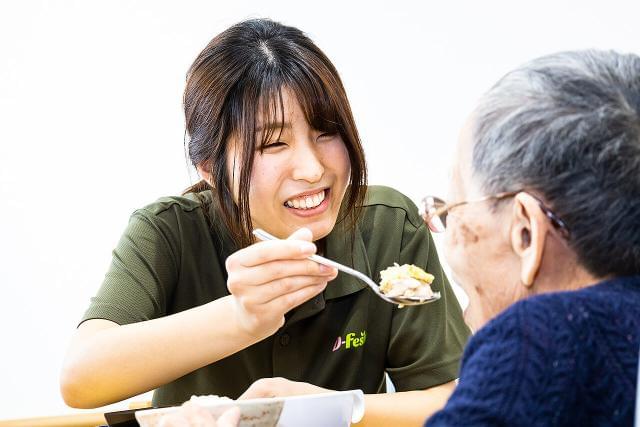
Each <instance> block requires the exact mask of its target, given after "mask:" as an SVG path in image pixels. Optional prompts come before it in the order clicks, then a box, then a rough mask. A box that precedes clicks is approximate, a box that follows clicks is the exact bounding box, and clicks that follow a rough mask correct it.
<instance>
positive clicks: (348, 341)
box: [331, 331, 367, 351]
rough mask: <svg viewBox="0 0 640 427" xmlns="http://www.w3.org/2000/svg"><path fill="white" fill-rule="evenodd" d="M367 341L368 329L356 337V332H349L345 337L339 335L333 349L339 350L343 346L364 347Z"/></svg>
mask: <svg viewBox="0 0 640 427" xmlns="http://www.w3.org/2000/svg"><path fill="white" fill-rule="evenodd" d="M366 341H367V331H362V332H360V337H356V333H355V332H349V333H348V334H347V335H346V336H345V337H344V338H342V337H338V338H336V341H335V342H334V343H333V349H332V350H331V351H338V350H340V348H342V346H344V348H346V349H350V348H355V347H362V346H363V345H364V343H365V342H366Z"/></svg>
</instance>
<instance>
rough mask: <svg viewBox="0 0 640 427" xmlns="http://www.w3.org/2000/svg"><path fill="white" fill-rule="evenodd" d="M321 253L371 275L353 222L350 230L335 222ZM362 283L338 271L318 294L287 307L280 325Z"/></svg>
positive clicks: (321, 307) (312, 311)
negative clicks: (292, 307) (293, 306)
mask: <svg viewBox="0 0 640 427" xmlns="http://www.w3.org/2000/svg"><path fill="white" fill-rule="evenodd" d="M352 236H353V242H352ZM324 255H325V256H326V257H327V258H329V259H331V260H333V261H336V262H339V263H340V264H343V265H346V266H349V267H351V268H354V269H355V270H358V271H361V272H362V273H364V274H366V275H368V276H369V277H372V276H371V268H370V267H369V262H368V260H367V256H366V250H365V246H364V241H363V240H362V234H361V233H360V229H359V228H358V227H357V226H356V229H355V232H354V233H352V232H351V230H350V229H346V227H345V226H344V224H342V223H341V224H337V225H336V226H335V227H334V229H333V231H332V232H331V233H330V234H329V235H328V236H327V238H326V241H325V253H324ZM366 287H367V284H366V283H364V282H363V281H362V280H360V279H357V278H355V277H353V276H351V275H348V274H346V273H343V272H339V273H338V276H337V277H336V278H335V279H333V280H332V281H331V282H329V284H328V285H327V288H326V289H325V290H324V292H323V293H322V294H319V295H317V296H316V297H314V298H312V299H310V300H309V301H307V302H305V303H304V304H302V305H300V306H298V307H296V308H295V309H293V310H292V311H290V312H289V313H288V315H287V317H286V321H285V325H284V326H285V327H287V326H289V325H291V324H292V323H295V322H298V321H300V320H302V319H306V318H308V317H311V316H313V315H315V314H317V313H320V312H321V311H322V310H324V308H325V306H326V301H327V300H330V299H335V298H340V297H344V296H347V295H350V294H353V293H355V292H358V291H361V290H362V289H365V288H366Z"/></svg>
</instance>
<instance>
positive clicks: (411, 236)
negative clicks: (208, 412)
mask: <svg viewBox="0 0 640 427" xmlns="http://www.w3.org/2000/svg"><path fill="white" fill-rule="evenodd" d="M216 206H217V203H215V201H214V200H212V194H211V192H203V193H199V194H198V195H195V194H187V195H186V196H184V197H170V198H163V199H160V200H158V201H157V202H156V203H153V204H151V205H149V206H147V207H145V208H143V209H139V210H137V211H135V212H134V213H133V215H132V216H131V219H130V222H129V225H128V226H127V228H126V230H125V232H124V235H123V236H122V238H121V240H120V242H119V243H118V246H117V247H116V249H115V250H114V251H113V260H112V264H111V267H110V268H109V270H108V272H107V274H106V276H105V279H104V282H103V284H102V286H101V288H100V290H99V291H98V294H97V295H96V296H95V297H94V298H92V300H91V304H90V306H89V309H88V310H87V311H86V313H85V315H84V317H83V321H84V320H87V319H93V318H102V319H108V320H111V321H113V322H116V323H118V324H120V325H123V324H128V323H133V322H140V321H144V320H149V319H154V318H158V317H162V316H167V315H170V314H172V313H177V312H180V311H183V310H187V309H190V308H192V307H196V306H199V305H202V304H205V303H208V302H210V301H212V300H215V299H217V298H221V297H223V296H226V295H229V291H228V290H227V286H226V279H227V273H226V271H225V259H226V258H227V256H229V255H230V254H231V253H233V252H234V251H235V250H236V249H237V248H236V247H235V246H234V244H233V243H232V242H231V241H230V240H229V238H228V237H227V236H228V234H227V233H226V231H225V229H224V226H223V225H222V221H221V220H220V219H219V217H217V214H216V212H217V207H216ZM204 209H207V210H208V211H209V212H210V218H211V219H212V221H211V224H212V225H211V227H210V226H209V223H208V222H207V219H206V217H205V215H204ZM345 227H346V226H345V225H343V224H337V225H336V227H335V228H334V230H333V231H332V232H331V234H330V235H329V236H328V237H327V239H326V247H325V256H327V257H328V258H331V259H334V260H336V261H338V262H340V263H343V264H346V265H351V266H353V268H355V269H356V270H359V271H361V272H363V273H365V274H367V275H369V277H372V278H373V279H374V280H375V281H379V280H380V271H381V270H383V269H385V268H387V267H389V266H390V265H393V263H394V262H397V263H398V264H404V263H410V264H415V265H418V266H420V267H422V268H424V269H425V270H426V271H427V272H429V273H431V274H433V275H434V276H435V280H434V282H433V284H432V287H433V289H434V290H436V291H440V292H441V294H442V298H441V299H440V300H439V301H437V302H434V303H431V304H426V305H422V306H413V307H404V308H398V307H397V306H395V305H392V304H389V303H387V302H385V301H383V300H382V299H380V298H379V297H377V296H376V295H375V293H373V292H372V291H371V290H370V289H368V288H367V286H366V285H365V284H364V283H362V282H361V281H359V280H358V279H356V278H354V277H351V276H349V275H345V274H343V273H339V274H338V277H337V278H336V279H335V280H333V281H332V282H330V283H329V285H328V286H327V288H326V289H325V291H324V292H323V293H322V294H321V295H318V296H317V297H315V298H313V299H311V300H309V301H308V302H306V303H304V304H303V305H301V306H299V307H297V308H295V309H294V310H292V311H291V312H289V313H288V314H287V315H286V322H285V324H284V326H283V327H282V328H280V330H278V331H277V332H276V333H275V334H274V335H273V336H270V337H268V338H266V339H264V340H262V341H261V342H258V343H256V344H254V345H252V346H250V347H248V348H246V349H244V350H241V351H239V352H237V353H235V354H233V355H231V356H228V357H226V358H224V359H222V360H219V361H218V362H215V363H212V364H211V365H208V366H204V367H202V368H200V369H198V370H196V371H194V372H191V373H189V374H187V375H185V376H183V377H181V378H178V379H177V380H175V381H172V382H171V383H169V384H166V385H164V386H162V387H160V388H158V389H157V390H156V391H155V393H154V398H153V402H154V404H155V405H170V404H177V403H181V402H183V401H185V400H188V399H189V397H190V396H191V395H193V394H196V395H203V394H217V395H224V396H229V397H231V398H237V397H238V396H239V395H240V394H241V393H242V392H244V391H245V390H246V389H247V387H249V385H251V383H253V382H254V381H255V380H257V379H260V378H264V377H275V376H280V377H285V378H288V379H291V380H295V381H305V382H309V383H312V384H316V385H318V386H321V387H326V388H329V389H334V390H347V389H361V390H363V391H364V392H365V393H376V392H383V391H385V381H384V373H385V371H386V372H387V373H388V374H389V376H390V377H391V380H392V381H393V383H394V385H395V387H396V389H397V390H398V391H406V390H418V389H425V388H428V387H432V386H435V385H439V384H443V383H446V382H449V381H452V380H453V379H455V378H457V374H458V364H459V360H460V357H461V354H462V349H463V346H464V344H465V342H466V340H467V338H468V336H469V330H468V328H467V326H466V325H465V324H464V322H463V319H462V312H461V309H460V306H459V305H458V301H457V299H456V297H455V295H454V293H453V291H452V289H451V286H450V285H449V283H448V281H447V278H446V277H445V275H444V273H443V271H442V268H441V266H440V262H439V261H438V255H437V253H436V248H435V245H434V243H433V240H432V238H431V235H430V234H429V232H428V230H427V228H426V227H425V225H424V223H423V222H422V219H421V218H420V216H419V214H418V211H417V208H416V207H415V205H414V204H413V203H412V202H411V201H410V200H409V199H408V198H406V197H405V196H403V195H402V194H400V193H398V192H397V191H395V190H393V189H390V188H387V187H369V191H368V196H367V201H366V204H365V205H364V207H363V210H362V215H361V217H360V220H359V222H358V225H357V227H356V229H355V233H352V232H351V231H347V230H346V228H345ZM184 351H197V349H193V348H185V349H184Z"/></svg>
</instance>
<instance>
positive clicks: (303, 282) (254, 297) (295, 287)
mask: <svg viewBox="0 0 640 427" xmlns="http://www.w3.org/2000/svg"><path fill="white" fill-rule="evenodd" d="M334 278H335V276H326V277H324V278H318V277H314V276H289V277H284V278H282V279H276V280H273V281H271V282H268V283H265V284H262V285H260V286H256V287H255V289H252V292H247V293H246V294H245V295H237V297H238V298H240V299H241V300H242V303H243V304H247V305H248V304H251V305H257V304H266V303H269V302H271V301H272V300H274V299H276V298H279V297H281V296H283V295H286V294H290V293H294V292H297V291H299V290H301V289H304V288H306V287H308V286H315V285H320V284H323V283H326V282H328V281H330V280H333V279H334Z"/></svg>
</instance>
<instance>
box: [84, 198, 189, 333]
mask: <svg viewBox="0 0 640 427" xmlns="http://www.w3.org/2000/svg"><path fill="white" fill-rule="evenodd" d="M170 236H171V233H170V227H169V226H168V224H167V223H166V222H165V221H163V219H162V218H160V217H159V216H158V215H155V214H154V213H153V212H149V211H146V210H144V209H140V210H138V211H136V212H134V213H133V215H132V216H131V218H130V220H129V224H128V225H127V228H126V229H125V231H124V233H123V235H122V237H121V238H120V241H119V243H118V245H117V246H116V248H115V249H114V250H113V255H112V261H111V266H110V267H109V270H108V271H107V273H106V275H105V278H104V281H103V283H102V286H101V287H100V289H99V291H98V293H97V295H96V296H95V297H93V298H91V304H90V306H89V308H88V309H87V311H86V312H85V314H84V316H83V318H82V322H84V321H85V320H89V319H106V320H111V321H112V322H115V323H118V324H120V325H124V324H128V323H134V322H140V321H143V320H149V319H153V318H157V317H161V316H163V315H165V313H166V306H167V300H168V298H169V296H170V295H171V293H172V289H173V287H174V286H175V283H176V280H177V276H178V274H177V272H178V268H177V261H176V257H175V256H174V253H175V249H173V250H172V247H175V242H174V241H173V240H172V239H171V238H170Z"/></svg>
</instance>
